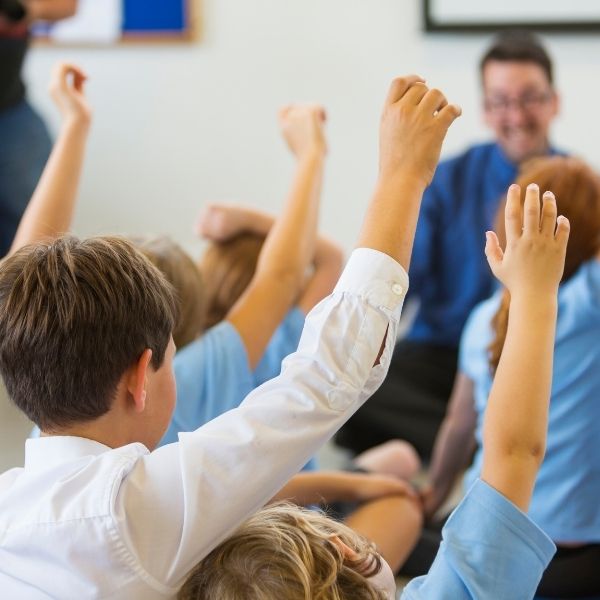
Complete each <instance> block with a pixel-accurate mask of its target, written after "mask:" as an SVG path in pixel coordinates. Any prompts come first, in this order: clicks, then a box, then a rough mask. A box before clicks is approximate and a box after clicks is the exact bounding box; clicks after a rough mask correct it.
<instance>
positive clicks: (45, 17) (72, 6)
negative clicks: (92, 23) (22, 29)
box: [22, 0, 77, 21]
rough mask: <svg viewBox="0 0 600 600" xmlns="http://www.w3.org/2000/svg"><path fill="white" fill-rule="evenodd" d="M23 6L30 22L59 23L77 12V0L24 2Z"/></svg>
mask: <svg viewBox="0 0 600 600" xmlns="http://www.w3.org/2000/svg"><path fill="white" fill-rule="evenodd" d="M22 4H23V6H24V8H25V11H26V18H27V19H28V20H30V21H59V20H60V19H66V18H67V17H72V16H73V15H74V14H75V13H76V12H77V0H24V1H23V3H22Z"/></svg>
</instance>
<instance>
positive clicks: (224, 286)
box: [136, 207, 422, 570]
mask: <svg viewBox="0 0 600 600" xmlns="http://www.w3.org/2000/svg"><path fill="white" fill-rule="evenodd" d="M216 210H219V211H221V212H220V214H219V221H221V222H222V223H228V222H231V220H232V218H233V219H235V220H236V221H238V222H240V221H241V216H242V212H241V210H240V209H226V212H227V216H225V214H224V211H222V209H221V208H219V209H216V207H215V208H213V209H211V211H210V212H211V213H212V214H213V216H214V215H215V211H216ZM248 241H249V240H248V238H247V237H246V236H245V235H242V236H238V237H236V238H235V239H234V240H230V241H229V242H228V243H225V244H219V245H218V246H217V245H212V246H211V247H209V249H208V250H207V252H206V253H205V259H206V255H208V258H209V260H208V261H207V260H204V262H203V264H204V266H205V269H204V273H203V276H202V277H201V276H200V272H199V271H198V268H197V267H196V265H195V264H194V263H193V261H192V260H191V258H190V257H189V256H188V255H187V254H186V253H185V252H184V251H183V249H182V248H181V247H180V246H179V245H178V244H176V243H175V242H173V241H171V240H169V239H168V238H164V237H162V238H149V239H143V240H137V241H136V245H137V247H138V248H139V249H140V250H141V251H142V252H143V253H144V254H145V255H146V256H147V258H149V259H150V261H151V262H152V263H153V264H154V265H155V266H157V267H158V268H159V269H160V270H161V272H162V273H163V275H164V276H165V277H166V279H167V281H168V282H169V283H170V284H171V285H172V286H173V289H174V291H175V293H176V295H177V296H178V298H179V300H180V302H179V313H180V318H178V319H177V322H176V324H175V329H174V331H175V332H176V334H177V336H178V337H179V339H190V338H192V337H193V334H194V332H195V331H197V327H198V318H197V317H200V316H201V315H200V314H199V313H198V310H197V305H198V302H197V298H199V297H203V296H206V295H207V296H208V297H207V298H204V302H202V303H201V304H207V310H208V314H209V319H208V323H211V322H212V319H214V317H215V316H216V315H217V311H216V310H215V308H214V295H213V294H214V290H215V288H218V289H219V290H220V292H221V293H220V298H221V302H220V308H221V309H222V310H224V311H225V315H226V314H227V312H228V311H229V310H230V309H231V307H232V306H233V305H235V302H237V300H238V297H239V296H240V295H241V294H242V293H243V291H244V289H245V287H244V288H239V286H238V285H237V283H238V281H239V280H240V279H245V284H246V285H247V284H248V283H249V280H250V279H251V278H252V275H253V273H254V269H251V271H250V274H249V276H248V277H246V275H247V270H246V269H245V268H243V267H242V265H241V264H240V262H241V263H246V262H248V261H252V257H253V255H254V257H257V256H258V254H259V253H260V249H261V248H262V241H261V243H260V244H259V245H255V244H248V243H247V242H248ZM250 241H252V242H253V241H255V240H250ZM238 242H240V244H239V245H238ZM325 245H326V242H325V241H324V240H322V239H320V240H317V250H316V254H315V261H314V262H315V263H316V265H315V271H314V273H313V275H312V276H311V277H310V278H309V280H308V282H307V284H306V286H305V288H304V290H303V291H302V292H301V295H300V299H299V300H298V303H297V305H296V307H294V308H293V309H292V311H291V313H292V314H293V315H294V316H293V317H292V318H291V319H290V313H288V316H287V317H286V318H285V320H284V322H283V324H282V325H280V327H279V328H278V329H277V331H276V333H275V335H274V336H273V339H272V340H271V341H270V342H269V345H268V347H267V349H266V353H265V356H263V358H262V359H261V363H260V365H262V369H261V370H260V375H259V376H257V374H256V371H255V372H254V373H252V372H251V371H250V368H249V366H248V364H247V360H244V361H240V364H239V365H238V366H237V368H236V369H235V370H232V372H230V373H229V381H228V386H227V389H226V390H224V391H223V392H222V393H220V390H219V389H215V390H212V391H211V390H210V389H208V390H207V389H205V388H203V385H202V384H203V377H202V374H206V373H207V372H210V369H211V368H216V369H219V368H221V367H220V366H219V364H217V362H216V361H215V360H212V359H211V356H210V351H211V349H212V348H214V347H215V344H214V343H213V344H211V345H209V346H208V350H206V351H205V352H204V354H202V355H200V357H201V358H200V359H199V355H198V354H197V353H195V361H194V368H195V370H196V373H197V378H198V383H197V392H196V394H195V395H194V396H190V395H189V394H186V393H183V394H182V391H185V390H187V389H189V388H188V386H186V385H183V386H180V385H179V381H178V375H179V370H178V367H179V366H180V365H178V360H179V358H180V357H179V353H178V354H176V355H175V359H174V369H175V380H176V382H177V383H178V398H177V406H176V408H175V415H178V414H179V415H180V418H179V420H178V423H180V424H183V425H185V429H184V430H185V431H191V430H194V429H197V428H198V427H200V426H201V425H204V423H205V421H203V420H202V418H206V419H207V420H208V415H207V414H206V411H207V408H206V407H205V406H202V403H203V402H207V403H208V406H209V407H210V410H212V411H213V412H212V414H211V415H210V417H211V418H215V417H217V416H219V415H220V414H222V413H223V412H225V411H226V410H228V409H231V408H235V407H237V406H239V405H240V404H241V402H242V401H243V399H244V396H245V395H246V394H248V393H249V392H250V391H251V390H252V389H254V388H255V387H258V385H260V383H262V381H258V380H257V379H258V377H261V378H264V379H263V381H265V380H269V379H272V378H273V377H276V376H277V375H278V374H279V372H280V371H281V362H282V360H283V359H284V358H285V357H286V356H287V355H288V354H291V353H292V352H294V351H295V350H296V348H297V346H298V342H299V338H300V334H301V332H302V327H303V326H304V317H305V313H304V312H302V309H300V308H298V306H302V307H303V308H304V309H305V310H307V312H308V311H310V309H311V308H312V305H310V306H307V302H310V301H311V300H310V298H311V296H312V304H315V303H316V302H317V301H318V300H319V299H320V298H318V297H317V296H319V295H320V296H321V297H322V296H325V295H326V293H329V292H331V289H329V290H327V289H324V288H328V287H329V281H330V279H331V275H330V276H327V275H326V274H323V273H321V272H320V271H321V269H322V268H323V265H324V264H325V265H327V264H328V263H329V262H330V261H329V260H328V257H327V256H323V254H325V255H326V254H327V249H324V248H323V246H325ZM330 247H331V248H332V251H331V253H332V254H334V252H333V250H334V248H335V247H334V246H330ZM251 249H253V250H255V251H256V252H249V251H250V250H251ZM238 250H239V251H240V252H238ZM231 251H232V252H231ZM335 254H337V251H335ZM319 255H320V256H319ZM217 256H219V257H220V258H222V259H223V260H217ZM234 257H237V258H239V261H238V260H235V259H234ZM212 259H215V260H214V262H213V260H212ZM230 259H233V260H230ZM334 260H335V262H336V263H337V262H339V261H338V258H337V256H332V257H331V262H334ZM211 263H212V265H213V266H214V267H215V270H216V272H217V275H221V276H222V277H217V279H218V280H219V281H220V285H216V286H215V282H214V281H213V271H212V269H211V268H209V267H210V266H211ZM228 267H231V268H228ZM325 268H326V269H327V270H331V271H335V272H337V270H338V269H337V267H334V266H333V265H331V266H330V267H329V268H327V267H325ZM228 289H229V290H230V291H231V290H232V289H235V290H237V289H239V294H238V295H237V297H233V296H234V295H233V294H229V295H228V294H227V290H228ZM205 292H208V293H207V294H205ZM226 296H229V298H228V299H229V300H231V302H230V303H229V305H228V306H227V307H226V306H225V300H226ZM296 312H297V313H299V315H295V314H294V313H296ZM194 314H196V315H197V317H196V318H194V317H193V315H194ZM298 322H299V326H300V331H298V332H297V333H296V327H297V326H298ZM218 326H219V324H218V323H217V324H216V325H215V327H218ZM221 327H222V328H225V327H227V328H231V329H233V328H232V327H231V325H229V324H228V323H226V322H225V323H224V324H223V325H222V326H221ZM212 334H213V332H212V329H211V328H209V329H208V330H207V332H206V336H207V337H208V339H210V338H211V336H212ZM296 334H297V337H296ZM174 337H175V336H174ZM230 339H231V341H232V342H233V341H235V340H236V337H235V330H233V331H232V335H231V336H230ZM202 343H203V342H202V339H200V340H198V342H194V343H193V344H192V346H194V345H200V344H202ZM238 346H241V342H237V345H232V346H231V349H230V352H231V354H233V355H234V356H235V354H236V352H237V351H238ZM227 352H228V348H227V347H225V348H223V355H226V354H227ZM183 353H184V355H186V356H188V355H187V354H186V352H185V348H184V350H183ZM190 356H191V355H190ZM260 365H259V367H260ZM191 369H192V367H191V366H188V370H187V372H190V371H191ZM203 393H204V394H205V396H204V397H203V396H202V394H203ZM192 402H193V403H200V405H201V406H198V407H197V408H195V407H193V406H187V404H188V403H192ZM221 406H223V408H221ZM181 415H184V417H183V418H182V417H181ZM191 415H195V416H194V420H193V421H191V422H189V423H187V424H186V422H185V418H186V416H187V418H191ZM380 452H381V451H380ZM387 454H388V455H389V454H392V456H388V457H387V459H388V461H389V460H390V459H392V458H395V457H397V455H398V453H397V452H393V453H390V452H387ZM371 463H373V466H374V467H377V466H378V465H377V461H374V460H372V459H371ZM305 470H307V469H306V466H305ZM374 470H375V472H376V468H375V469H374ZM280 498H285V499H291V500H293V501H295V502H297V503H299V504H304V505H315V504H319V503H325V504H326V505H327V507H328V510H330V511H331V510H332V509H334V510H335V512H336V514H337V515H338V516H339V517H340V518H342V517H345V518H346V523H348V524H349V525H350V526H351V527H353V528H354V529H355V530H356V531H360V532H361V533H362V534H363V535H365V536H367V537H370V538H371V539H372V540H373V541H374V542H375V543H376V544H377V546H378V548H379V549H380V551H381V552H382V554H383V555H384V556H385V558H386V560H387V561H388V562H389V563H390V565H391V566H392V568H394V569H395V570H397V569H398V568H400V566H401V565H402V563H403V562H404V560H405V558H406V556H407V555H408V553H409V552H410V550H411V549H412V547H413V545H414V543H415V541H416V540H417V538H418V535H419V533H420V530H421V525H422V518H421V508H420V506H419V505H418V502H416V494H415V492H414V490H413V489H412V487H411V486H410V484H408V483H406V482H404V481H399V480H398V479H396V478H391V477H380V476H377V475H375V474H365V473H348V472H344V471H323V472H319V473H314V472H313V473H303V474H298V475H295V476H294V477H292V479H291V480H290V481H289V482H288V483H287V484H286V485H285V486H284V487H283V488H282V489H281V490H280V491H279V492H278V493H277V494H276V495H275V497H274V498H273V499H274V500H276V499H280ZM334 503H335V508H334V506H332V504H334ZM340 503H342V506H341V507H340V506H339V504H340Z"/></svg>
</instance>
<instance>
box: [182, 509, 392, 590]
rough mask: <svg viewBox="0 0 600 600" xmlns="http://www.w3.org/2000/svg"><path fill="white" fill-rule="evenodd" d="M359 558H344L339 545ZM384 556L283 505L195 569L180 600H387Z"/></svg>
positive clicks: (350, 534) (338, 526) (321, 519)
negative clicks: (380, 581)
mask: <svg viewBox="0 0 600 600" xmlns="http://www.w3.org/2000/svg"><path fill="white" fill-rule="evenodd" d="M335 538H338V540H340V541H341V542H343V543H344V544H346V545H347V546H348V547H350V548H351V549H352V550H354V552H355V553H356V554H355V556H353V557H352V558H351V559H349V558H348V557H347V556H345V555H344V551H343V549H342V548H341V547H340V545H339V543H336V541H337V540H336V539H335ZM381 564H382V563H381V558H380V557H379V555H378V554H377V552H376V551H375V548H374V546H373V545H372V544H371V543H370V542H368V541H367V540H366V539H364V538H362V537H361V536H359V535H358V534H357V533H355V532H354V531H352V530H351V529H350V528H348V527H346V526H345V525H343V524H342V523H338V522H337V521H333V520H332V519H330V518H328V517H326V516H325V515H323V514H320V513H317V512H315V511H311V510H307V509H304V508H300V507H298V506H296V505H292V504H289V503H280V504H275V505H272V506H268V507H266V508H263V509H262V510H261V511H259V512H258V513H256V514H255V515H254V516H252V517H250V519H248V520H247V521H246V522H245V523H244V524H243V525H242V526H241V527H240V528H239V529H238V530H237V531H236V532H235V533H234V534H233V535H232V536H231V537H230V538H229V539H227V540H225V541H224V542H223V543H221V544H220V545H219V546H218V547H217V548H215V549H214V550H213V551H212V552H211V553H210V554H209V555H208V556H207V557H206V558H204V559H203V560H202V561H201V562H200V563H199V564H198V565H197V566H196V568H195V569H194V571H193V572H192V573H191V575H190V576H189V578H188V580H187V581H186V583H185V584H184V586H183V588H182V589H181V591H180V592H179V595H178V599H179V600H215V599H217V598H218V599H219V600H242V599H243V600H350V599H352V600H384V599H385V595H384V594H383V592H381V591H380V590H378V589H377V588H376V587H375V586H373V585H371V583H370V582H369V581H368V579H367V578H368V577H371V576H373V575H375V574H376V573H378V572H379V571H380V569H381Z"/></svg>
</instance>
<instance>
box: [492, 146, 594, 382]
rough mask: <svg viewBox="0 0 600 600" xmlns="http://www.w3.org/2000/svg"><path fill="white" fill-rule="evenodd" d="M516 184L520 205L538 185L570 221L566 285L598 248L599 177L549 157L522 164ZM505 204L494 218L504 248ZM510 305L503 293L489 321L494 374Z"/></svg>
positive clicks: (568, 161) (570, 161)
mask: <svg viewBox="0 0 600 600" xmlns="http://www.w3.org/2000/svg"><path fill="white" fill-rule="evenodd" d="M516 183H517V184H519V185H520V186H521V190H522V197H521V203H523V202H524V201H525V188H526V187H527V186H528V185H529V184H530V183H537V184H538V186H539V188H540V190H541V191H546V190H550V191H552V192H554V195H555V196H556V203H557V208H558V214H561V215H564V216H565V217H567V218H568V219H569V222H570V224H571V235H570V237H569V245H568V246H567V256H566V259H565V270H564V273H563V278H562V281H563V282H564V281H567V280H568V279H569V278H570V277H571V276H572V275H573V274H575V272H576V271H577V270H578V269H579V267H580V266H581V265H582V264H583V263H584V262H586V261H587V260H589V259H591V258H592V257H593V256H594V255H595V254H596V253H597V252H598V249H599V248H600V177H598V175H597V174H596V173H594V171H592V169H591V168H590V167H588V166H587V165H586V164H585V163H584V162H582V161H581V160H578V159H576V158H566V157H562V156H551V157H545V158H535V159H532V160H530V161H528V162H527V163H525V165H524V166H523V168H522V170H521V172H520V174H519V176H518V178H517V181H516ZM504 204H505V203H504V202H503V203H502V204H501V206H500V209H499V211H498V214H497V217H496V231H497V233H498V239H499V240H500V245H501V246H502V247H503V248H504V247H505V246H506V232H505V229H504ZM509 305H510V296H509V294H508V291H507V290H504V293H503V295H502V299H501V301H500V307H499V308H498V311H497V312H496V314H495V315H494V318H493V319H492V328H493V330H494V334H495V337H494V340H493V341H492V343H491V344H490V345H489V347H488V351H489V362H490V366H491V368H492V370H493V371H495V370H496V368H497V367H498V362H499V361H500V355H501V353H502V348H503V347H504V341H505V339H506V331H507V329H508V312H509Z"/></svg>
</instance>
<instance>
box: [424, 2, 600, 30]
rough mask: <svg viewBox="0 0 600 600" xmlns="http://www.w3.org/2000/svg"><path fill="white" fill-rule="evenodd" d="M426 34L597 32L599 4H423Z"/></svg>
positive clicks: (599, 18)
mask: <svg viewBox="0 0 600 600" xmlns="http://www.w3.org/2000/svg"><path fill="white" fill-rule="evenodd" d="M422 1H423V12H424V23H425V30H426V31H456V32H459V31H461V32H480V31H497V30H498V29H502V28H506V27H519V28H531V29H537V30H546V31H598V30H600V1H599V0H502V1H501V2H482V1H481V0H422Z"/></svg>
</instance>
